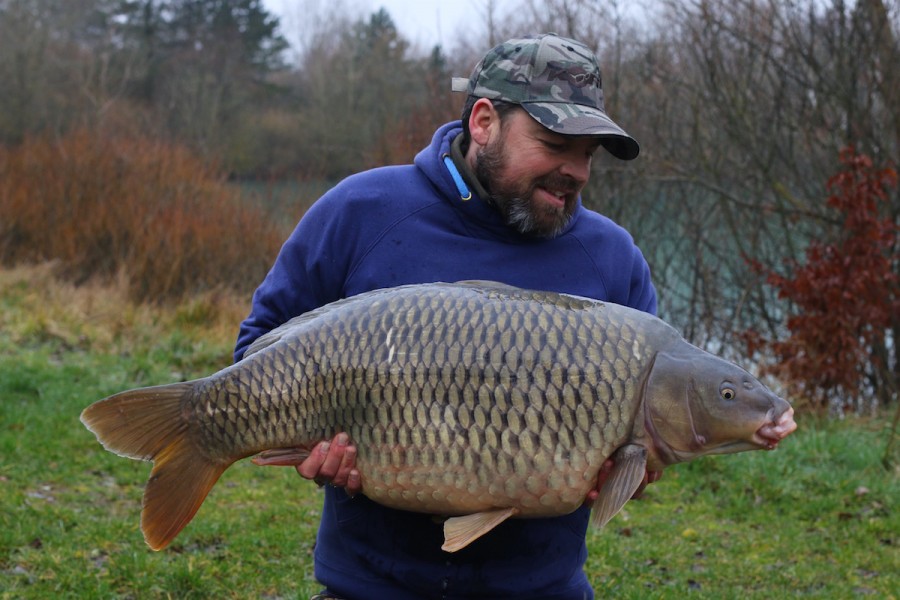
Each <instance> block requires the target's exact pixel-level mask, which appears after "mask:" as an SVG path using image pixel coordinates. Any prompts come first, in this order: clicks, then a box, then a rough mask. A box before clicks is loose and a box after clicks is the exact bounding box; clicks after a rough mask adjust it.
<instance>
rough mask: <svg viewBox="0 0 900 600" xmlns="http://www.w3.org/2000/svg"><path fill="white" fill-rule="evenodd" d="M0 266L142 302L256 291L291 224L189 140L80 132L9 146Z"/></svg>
mask: <svg viewBox="0 0 900 600" xmlns="http://www.w3.org/2000/svg"><path fill="white" fill-rule="evenodd" d="M0 216H2V218H0V263H2V264H3V265H6V266H11V265H20V264H41V263H45V262H47V261H55V263H56V264H58V265H59V272H60V273H62V274H64V275H65V277H66V278H67V279H68V280H69V281H72V282H74V283H76V284H80V283H83V282H86V281H89V280H96V279H99V280H101V281H103V282H112V281H118V282H120V283H121V282H122V281H124V282H125V285H126V288H127V291H128V295H129V297H131V298H132V299H138V300H142V301H147V300H153V301H164V300H173V299H174V300H179V299H183V298H185V297H186V296H190V295H193V294H196V293H199V292H205V291H209V290H216V289H227V290H235V291H239V292H245V293H246V292H249V291H252V289H253V288H254V286H255V285H256V284H257V283H258V282H259V281H261V279H262V277H263V276H264V275H265V272H266V269H267V268H268V266H269V265H270V264H271V262H272V260H273V259H274V257H275V254H276V253H277V251H278V247H279V244H280V243H281V240H282V239H283V232H281V231H279V230H278V228H277V227H276V225H275V224H274V223H271V222H270V221H268V220H267V219H266V218H265V217H264V216H263V214H262V213H261V212H260V211H259V210H258V209H257V208H256V207H255V206H250V205H246V204H242V203H241V201H240V197H239V193H238V191H237V190H236V189H235V188H234V187H233V186H229V185H227V183H226V182H225V180H224V178H223V177H222V176H221V175H220V174H219V173H217V172H216V170H215V169H214V168H212V167H210V166H209V165H206V164H205V163H203V162H202V161H201V160H199V159H198V158H196V157H195V156H193V155H192V154H191V153H190V152H189V151H188V150H186V149H185V148H183V147H181V146H177V145H173V144H167V143H163V142H160V141H154V140H147V139H142V138H135V137H114V136H108V135H104V134H98V133H93V132H88V131H76V132H74V133H72V134H70V135H67V136H66V137H64V138H62V139H51V138H49V137H40V138H34V139H29V140H26V141H25V142H24V143H23V144H22V145H21V146H19V147H16V148H14V149H0Z"/></svg>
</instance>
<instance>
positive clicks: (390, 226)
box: [81, 34, 796, 600]
mask: <svg viewBox="0 0 900 600" xmlns="http://www.w3.org/2000/svg"><path fill="white" fill-rule="evenodd" d="M453 83H454V85H453V88H454V90H457V91H466V92H468V96H469V98H468V102H467V103H466V107H465V109H464V111H463V118H462V121H461V122H460V121H457V122H452V123H448V124H447V125H444V126H443V127H441V128H439V129H438V130H437V132H435V134H434V137H433V140H432V143H431V145H430V146H429V147H428V148H426V149H425V150H423V151H422V152H420V153H419V154H418V156H417V157H416V159H415V162H414V164H413V165H405V166H396V167H384V168H381V169H375V170H372V171H368V172H365V173H361V174H358V175H354V176H352V177H350V178H348V179H346V180H345V181H343V182H342V183H340V184H339V185H338V186H336V187H335V188H334V189H333V190H331V191H330V192H328V193H327V194H325V196H323V197H322V198H321V199H320V200H319V201H318V202H316V203H315V205H314V206H313V207H312V208H311V209H310V210H309V212H308V213H307V214H306V215H305V216H304V217H303V219H302V220H301V221H300V223H299V224H298V226H297V228H296V229H295V231H294V232H293V234H292V235H291V236H290V237H289V239H288V240H287V242H286V243H285V245H284V246H283V248H282V250H281V253H280V254H279V256H278V258H277V260H276V262H275V265H274V266H273V268H272V269H271V271H270V272H269V274H268V275H267V277H266V279H265V281H264V282H263V283H262V284H261V285H260V287H259V288H258V289H257V291H256V293H255V294H254V297H253V307H252V311H251V313H250V315H249V316H248V318H247V319H246V320H245V321H244V323H243V324H242V326H241V332H240V335H239V338H238V342H237V347H236V350H235V364H234V365H232V366H229V367H226V368H224V369H222V370H220V371H218V372H217V373H214V374H212V375H210V376H208V377H203V378H200V379H197V380H194V381H188V382H178V383H173V384H168V385H161V386H155V387H151V388H141V389H135V390H128V391H124V392H120V393H118V394H115V395H113V396H110V397H109V398H106V399H103V400H100V401H98V402H95V403H94V404H92V405H91V406H89V407H88V408H86V409H85V410H84V412H83V413H82V416H81V419H82V421H83V422H84V424H85V425H86V426H87V427H88V428H89V429H90V430H91V431H93V432H94V433H95V434H96V435H97V438H98V439H99V440H100V442H101V443H103V445H104V446H105V447H106V448H107V449H108V450H110V451H112V452H116V453H118V454H120V455H122V456H126V457H130V458H135V459H141V460H149V461H152V462H153V470H152V472H151V475H150V479H149V481H148V482H147V486H146V488H145V492H144V501H143V509H142V512H141V529H142V531H143V534H144V538H145V540H146V541H147V543H148V545H149V546H150V547H151V548H153V549H154V550H161V549H163V548H165V547H166V546H167V545H168V544H169V543H170V542H171V541H172V539H174V538H175V536H177V535H178V533H179V532H180V531H181V530H182V529H183V528H184V527H185V526H186V525H187V524H188V523H189V522H190V520H191V519H192V518H193V517H194V515H195V514H196V512H197V510H198V509H199V507H200V505H201V504H202V503H203V501H204V499H205V498H206V496H207V494H208V493H209V491H210V490H211V489H212V487H213V486H214V485H215V483H216V481H217V480H218V479H219V477H220V476H221V474H222V473H223V472H224V471H225V470H226V469H228V468H229V467H230V466H231V465H232V464H234V463H235V462H236V461H238V460H240V459H242V458H245V457H248V456H254V455H256V458H255V459H254V462H256V463H257V464H271V465H294V466H296V468H297V470H298V472H299V473H300V474H301V475H303V476H304V477H306V478H309V479H314V480H316V481H318V482H320V483H322V482H330V483H331V485H329V486H327V487H326V488H325V504H324V509H323V514H322V520H321V525H320V528H319V533H318V539H317V543H316V549H315V575H316V578H317V579H318V580H319V581H320V582H321V583H323V584H324V585H325V586H326V589H325V590H323V592H322V593H321V594H319V595H317V596H316V598H317V599H326V598H343V599H346V600H351V599H361V598H366V599H368V598H376V599H377V598H386V599H387V598H390V599H408V600H417V599H422V598H447V599H449V598H517V599H523V598H534V599H537V598H540V599H547V598H559V599H569V598H571V599H573V600H574V599H576V598H577V599H584V598H592V597H593V590H592V589H591V587H590V584H589V582H588V579H587V576H586V575H585V573H584V570H583V566H584V562H585V560H586V557H587V548H586V544H585V533H586V528H587V525H588V518H589V515H590V513H591V507H590V506H589V505H593V518H594V521H595V522H596V523H597V524H598V525H601V526H602V525H603V524H605V523H606V522H607V521H609V519H611V518H612V517H613V516H614V515H615V514H616V513H617V512H618V511H619V510H620V509H621V508H622V506H623V505H624V504H625V503H626V502H627V501H628V499H629V498H631V497H632V496H633V495H635V494H639V493H640V490H641V489H642V488H643V486H644V485H646V484H647V482H648V481H651V480H654V479H655V478H657V477H658V472H659V471H661V470H662V469H663V468H664V467H666V466H668V465H671V464H675V463H678V462H684V461H687V460H691V459H693V458H696V457H697V456H701V455H704V454H725V453H733V452H742V451H745V450H755V449H774V448H775V447H776V446H777V445H778V443H779V442H780V441H781V440H782V439H783V438H784V437H786V436H787V435H789V434H790V433H791V432H792V431H793V430H794V429H795V428H796V424H795V423H794V420H793V410H792V409H791V407H790V405H789V404H788V403H787V402H785V401H784V400H782V399H781V398H779V397H777V396H776V395H775V394H773V393H772V392H771V391H769V390H768V389H767V388H766V387H765V386H764V385H762V384H761V383H760V382H759V381H757V380H756V379H755V378H754V377H753V376H752V375H750V374H749V373H747V372H746V371H744V370H743V369H741V368H740V367H737V366H736V365H733V364H731V363H729V362H728V361H725V360H722V359H720V358H718V357H715V356H713V355H711V354H709V353H707V352H705V351H703V350H701V349H700V348H697V347H696V346H693V345H691V344H689V343H688V342H687V341H685V340H684V339H683V338H682V337H681V335H680V334H678V332H677V331H676V330H675V329H674V328H672V327H671V326H669V325H667V324H665V323H663V322H662V321H661V320H659V319H657V318H656V317H655V316H653V313H654V312H655V310H656V294H655V291H654V289H653V286H652V284H651V283H650V275H649V268H648V266H647V263H646V261H645V260H644V258H643V256H642V255H641V253H640V251H639V250H638V249H637V247H636V246H635V245H634V242H633V241H632V239H631V237H630V236H629V235H628V234H627V233H626V232H625V231H624V230H623V229H622V228H621V227H619V226H617V225H616V224H614V223H613V222H611V221H610V220H609V219H606V218H605V217H602V216H601V215H599V214H597V213H595V212H592V211H588V210H586V209H585V208H584V207H583V206H582V204H581V198H580V196H579V194H580V192H581V190H582V189H583V188H584V186H585V184H586V183H587V180H588V177H589V174H590V166H591V160H592V157H593V155H594V153H595V152H596V151H597V150H598V149H599V148H600V147H603V148H604V149H605V150H606V151H608V152H610V153H611V154H613V155H614V156H616V157H617V158H620V159H623V160H630V159H633V158H635V157H636V156H637V154H638V145H637V143H636V142H635V141H634V140H633V139H632V138H631V137H630V136H629V135H628V134H626V133H625V132H624V131H623V130H622V129H621V128H620V127H619V126H618V125H616V124H615V123H613V122H612V120H610V118H609V117H608V116H607V115H606V113H605V111H604V109H603V97H602V92H601V86H600V71H599V68H598V67H597V63H596V59H595V57H594V55H593V53H592V52H591V51H590V50H589V49H588V48H587V47H586V46H584V45H583V44H580V43H578V42H576V41H574V40H569V39H565V38H561V37H559V36H557V35H555V34H549V35H541V36H536V37H526V38H518V39H513V40H509V41H508V42H505V43H504V44H501V45H500V46H498V47H496V48H494V49H493V50H491V51H490V52H489V53H488V54H487V55H486V56H485V57H484V59H482V61H481V62H480V63H479V64H478V65H477V66H476V67H475V71H474V72H473V74H472V76H471V78H470V79H469V80H468V81H466V80H454V82H453ZM442 282H444V283H442ZM447 282H449V283H447ZM453 282H459V283H453ZM329 440H330V441H329Z"/></svg>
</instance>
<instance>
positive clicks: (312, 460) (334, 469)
mask: <svg viewBox="0 0 900 600" xmlns="http://www.w3.org/2000/svg"><path fill="white" fill-rule="evenodd" d="M296 468H297V473H299V474H300V476H301V477H304V478H306V479H312V480H313V481H315V482H316V483H317V484H319V485H325V484H326V483H330V484H331V485H333V486H336V487H342V488H344V489H345V490H346V492H347V493H348V494H350V495H351V496H353V495H355V494H357V493H358V492H359V491H360V490H361V489H362V484H361V483H360V480H359V471H357V470H356V446H353V445H351V444H350V436H348V435H347V434H346V433H343V432H341V433H339V434H337V435H336V436H334V439H333V440H331V441H330V442H329V441H324V442H319V443H318V444H316V445H315V446H313V449H312V451H311V452H310V454H309V458H307V459H306V460H304V461H303V462H302V463H300V464H299V465H297V467H296Z"/></svg>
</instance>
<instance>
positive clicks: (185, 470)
mask: <svg viewBox="0 0 900 600" xmlns="http://www.w3.org/2000/svg"><path fill="white" fill-rule="evenodd" d="M195 385H196V382H186V383H176V384H172V385H162V386H156V387H149V388H141V389H137V390H130V391H127V392H122V393H119V394H115V395H114V396H110V397H109V398H106V399H104V400H100V401H99V402H95V403H94V404H92V405H90V406H89V407H87V408H86V409H84V411H83V412H82V413H81V422H82V423H84V425H85V426H86V427H87V428H88V429H90V430H91V431H92V432H93V433H94V435H96V436H97V439H98V440H99V441H100V443H101V444H103V447H104V448H106V449H107V450H109V451H110V452H113V453H115V454H118V455H119V456H125V457H128V458H134V459H138V460H149V461H152V462H153V470H152V471H151V472H150V479H149V481H148V482H147V487H146V489H145V491H144V502H143V510H142V512H141V530H142V531H143V533H144V539H145V540H146V542H147V545H148V546H150V547H151V548H152V549H153V550H162V549H163V548H165V547H166V546H167V545H168V544H169V542H171V541H172V539H173V538H174V537H175V536H176V535H178V532H180V531H181V530H182V529H183V528H184V526H185V525H187V524H188V523H189V522H190V520H191V519H192V518H193V517H194V515H195V514H196V513H197V510H198V509H199V508H200V505H201V504H203V500H204V499H205V498H206V496H207V494H209V491H210V490H211V489H212V487H213V485H215V483H216V481H218V479H219V477H220V476H221V475H222V473H223V472H224V471H225V469H227V468H228V467H229V466H230V465H231V462H233V461H231V462H221V461H220V462H216V461H214V460H211V459H210V458H209V457H207V456H206V454H205V453H202V452H200V451H199V450H198V448H197V445H196V443H195V442H194V440H193V438H192V436H191V430H190V427H189V424H188V421H187V419H186V418H185V416H184V414H183V411H182V406H183V404H184V401H185V400H186V399H187V398H189V396H190V394H191V393H192V391H193V389H194V386H195Z"/></svg>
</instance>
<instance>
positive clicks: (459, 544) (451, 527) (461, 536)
mask: <svg viewBox="0 0 900 600" xmlns="http://www.w3.org/2000/svg"><path fill="white" fill-rule="evenodd" d="M517 514H519V509H518V508H514V507H510V508H500V509H497V510H490V511H485V512H479V513H473V514H471V515H465V516H462V517H451V518H449V519H447V520H446V521H445V522H444V545H443V546H441V550H443V551H445V552H456V551H457V550H461V549H463V548H465V547H466V546H468V545H469V544H471V543H472V542H474V541H475V540H477V539H478V538H480V537H481V536H483V535H484V534H486V533H487V532H489V531H491V530H492V529H494V528H495V527H496V526H497V525H499V524H500V523H502V522H503V521H505V520H507V519H508V518H510V517H514V516H515V515H517Z"/></svg>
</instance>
